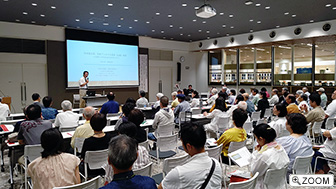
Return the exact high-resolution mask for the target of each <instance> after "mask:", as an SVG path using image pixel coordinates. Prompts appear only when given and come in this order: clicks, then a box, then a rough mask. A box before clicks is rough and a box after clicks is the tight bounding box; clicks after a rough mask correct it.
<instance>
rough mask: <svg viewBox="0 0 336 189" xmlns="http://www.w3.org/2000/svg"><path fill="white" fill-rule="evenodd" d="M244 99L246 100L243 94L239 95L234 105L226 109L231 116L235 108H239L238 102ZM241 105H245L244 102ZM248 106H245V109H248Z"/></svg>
mask: <svg viewBox="0 0 336 189" xmlns="http://www.w3.org/2000/svg"><path fill="white" fill-rule="evenodd" d="M242 101H244V97H243V95H241V94H239V95H237V97H236V100H235V103H234V105H232V106H231V107H230V109H229V110H227V111H226V112H227V114H228V115H229V116H230V117H231V116H232V112H233V111H234V110H235V109H237V108H238V104H239V103H240V102H242ZM241 105H243V104H241ZM246 108H247V104H246ZM246 108H245V110H246Z"/></svg>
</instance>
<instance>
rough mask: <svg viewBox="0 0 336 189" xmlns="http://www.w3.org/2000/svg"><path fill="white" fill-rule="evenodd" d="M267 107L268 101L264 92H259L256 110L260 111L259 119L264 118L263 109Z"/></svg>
mask: <svg viewBox="0 0 336 189" xmlns="http://www.w3.org/2000/svg"><path fill="white" fill-rule="evenodd" d="M267 108H269V102H268V100H267V97H266V93H265V92H263V91H262V92H260V100H259V101H258V103H257V111H260V119H262V118H264V115H265V110H266V109H267Z"/></svg>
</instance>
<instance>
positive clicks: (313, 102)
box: [304, 93, 325, 134]
mask: <svg viewBox="0 0 336 189" xmlns="http://www.w3.org/2000/svg"><path fill="white" fill-rule="evenodd" d="M309 97H310V100H309V104H310V106H311V107H312V108H313V110H311V111H309V112H308V111H307V108H308V107H305V108H304V110H305V111H306V112H308V114H306V119H307V123H311V127H310V130H309V132H310V134H312V127H313V125H314V123H315V122H317V121H323V120H324V118H325V113H324V111H323V109H322V107H321V106H320V104H321V98H320V95H319V94H317V93H312V94H311V95H310V96H309Z"/></svg>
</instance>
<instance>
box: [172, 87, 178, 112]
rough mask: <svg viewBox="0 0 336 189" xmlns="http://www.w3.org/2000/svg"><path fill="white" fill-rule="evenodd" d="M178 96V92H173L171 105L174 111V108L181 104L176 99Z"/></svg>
mask: <svg viewBox="0 0 336 189" xmlns="http://www.w3.org/2000/svg"><path fill="white" fill-rule="evenodd" d="M176 95H177V92H176V91H174V92H172V94H171V96H172V99H173V101H172V103H171V108H172V109H173V110H174V108H176V106H177V105H178V104H179V101H178V99H177V98H176Z"/></svg>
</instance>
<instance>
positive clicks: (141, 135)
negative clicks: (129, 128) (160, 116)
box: [128, 109, 147, 143]
mask: <svg viewBox="0 0 336 189" xmlns="http://www.w3.org/2000/svg"><path fill="white" fill-rule="evenodd" d="M144 117H145V116H144V114H143V113H142V111H140V110H138V109H134V110H132V111H131V112H130V113H129V115H128V121H130V122H132V123H134V124H135V125H136V126H137V134H136V135H135V139H136V140H137V141H138V143H141V142H145V141H146V140H147V134H146V131H145V130H144V129H143V128H141V127H140V124H141V123H142V122H143V121H144Z"/></svg>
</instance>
